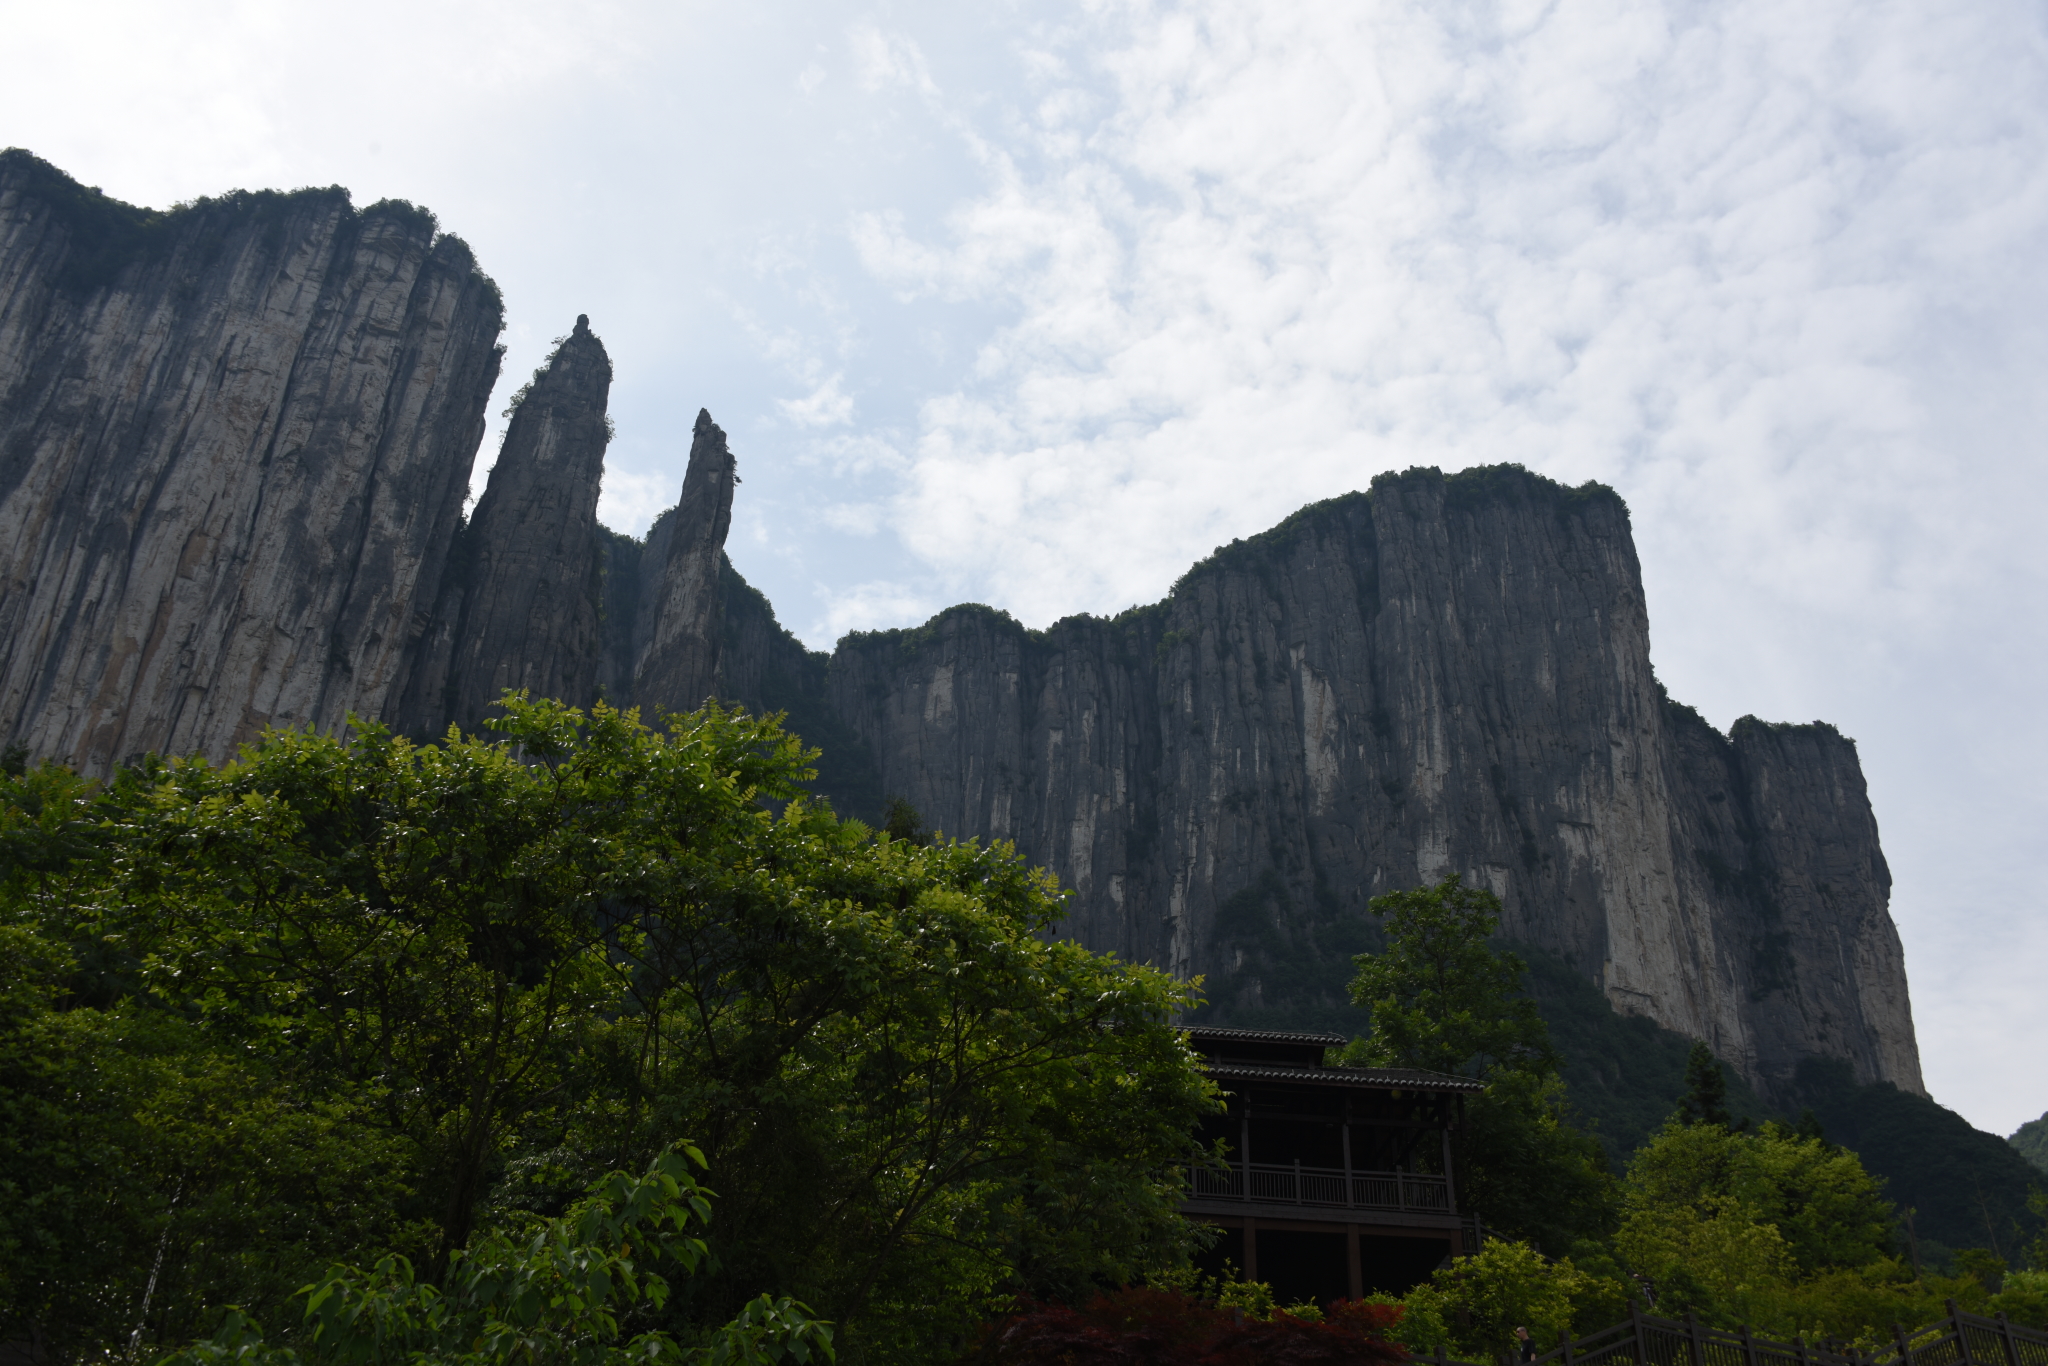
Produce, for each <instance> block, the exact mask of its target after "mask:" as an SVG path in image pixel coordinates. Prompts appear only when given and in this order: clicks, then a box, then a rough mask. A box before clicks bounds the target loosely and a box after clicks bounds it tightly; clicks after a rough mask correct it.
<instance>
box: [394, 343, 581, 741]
mask: <svg viewBox="0 0 2048 1366" xmlns="http://www.w3.org/2000/svg"><path fill="white" fill-rule="evenodd" d="M611 384H612V365H611V358H610V357H609V356H608V355H606V353H605V349H604V343H603V342H601V341H599V340H598V339H597V337H596V335H595V334H593V333H592V332H591V330H590V318H589V315H587V314H579V315H578V316H577V318H576V326H575V328H574V330H572V331H571V332H570V334H569V335H568V336H567V337H565V338H563V339H562V343H561V345H560V346H558V347H557V348H556V349H555V353H554V354H553V355H552V356H550V357H549V358H548V361H547V364H545V365H543V366H542V367H541V368H540V369H539V370H536V371H535V372H534V376H533V382H532V383H531V384H529V385H528V386H527V387H526V388H525V389H524V390H523V391H522V392H521V393H520V395H519V397H518V400H517V402H516V405H515V406H514V408H513V411H512V420H511V423H510V425H508V426H507V427H506V429H505V443H504V445H503V446H502V447H501V448H500V449H499V453H498V462H497V464H495V465H493V466H492V467H491V479H490V485H489V487H488V488H486V490H485V491H484V496H483V497H482V498H480V499H478V500H477V505H476V512H475V514H474V515H473V516H472V517H471V518H470V520H469V525H468V526H467V527H466V528H465V529H464V531H463V535H462V544H461V545H460V546H459V547H458V549H457V553H456V555H455V556H454V557H453V559H454V562H453V563H452V564H451V567H450V572H449V574H448V577H447V580H446V582H445V586H444V590H443V593H442V600H441V606H440V608H439V611H438V614H437V615H438V616H439V618H440V622H441V624H442V626H443V631H442V636H443V639H442V641H441V642H440V645H441V648H440V650H439V651H437V652H436V653H438V655H439V659H430V660H429V661H428V664H427V669H426V674H425V676H424V677H423V678H422V680H421V686H420V687H419V688H418V689H417V690H416V694H415V695H416V697H417V699H418V702H417V706H418V708H419V710H418V721H417V722H416V723H415V724H414V725H413V726H412V727H410V728H414V729H420V730H435V729H439V728H440V726H443V725H446V724H447V722H448V721H451V720H452V721H454V722H455V723H456V724H457V725H460V726H461V727H462V728H463V729H464V730H473V729H475V728H477V727H478V726H480V725H481V723H482V722H483V721H485V720H486V719H487V718H488V717H489V716H491V715H492V714H493V713H492V706H493V704H494V703H496V701H497V700H498V697H499V695H500V694H501V693H502V692H503V691H504V690H505V689H507V688H526V689H529V690H530V691H531V692H532V693H533V695H534V696H536V697H555V698H560V699H562V700H563V701H566V702H571V703H574V704H576V705H578V706H585V705H588V704H589V703H590V702H591V701H593V700H595V698H596V695H597V675H598V668H599V661H600V655H601V643H600V631H601V628H602V621H603V603H602V595H603V577H602V573H601V568H600V567H601V563H602V562H601V559H600V554H601V550H600V546H599V540H600V537H601V534H602V533H601V531H600V529H599V527H598V524H597V493H598V484H599V481H600V480H601V479H602V478H603V475H604V452H605V446H606V444H607V443H608V442H609V441H610V439H611V437H610V428H609V424H608V422H607V420H606V416H605V406H606V403H607V401H608V399H609V397H610V394H611ZM408 719H411V718H408Z"/></svg>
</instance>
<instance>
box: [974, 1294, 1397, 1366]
mask: <svg viewBox="0 0 2048 1366" xmlns="http://www.w3.org/2000/svg"><path fill="white" fill-rule="evenodd" d="M1400 1317H1401V1310H1400V1308H1399V1306H1390V1305H1385V1304H1369V1303H1366V1302H1364V1301H1362V1300H1338V1301H1336V1302H1334V1303H1332V1304H1331V1305H1329V1306H1328V1307H1327V1308H1326V1309H1324V1310H1321V1311H1315V1310H1312V1309H1311V1310H1306V1311H1305V1310H1304V1309H1301V1308H1297V1309H1293V1310H1287V1309H1283V1310H1280V1311H1278V1312H1276V1313H1274V1314H1273V1315H1272V1316H1271V1317H1270V1318H1259V1317H1256V1316H1255V1315H1254V1314H1247V1313H1246V1312H1244V1311H1243V1310H1242V1309H1236V1308H1225V1307H1222V1306H1220V1305H1218V1304H1216V1303H1214V1302H1211V1301H1208V1300H1203V1299H1198V1298H1196V1297H1194V1296H1193V1295H1190V1294H1188V1293H1186V1292H1185V1291H1181V1290H1176V1289H1165V1288H1155V1287H1143V1286H1141V1287H1131V1288H1126V1289H1123V1290H1118V1291H1115V1292H1113V1293H1108V1294H1102V1295H1097V1296H1096V1297H1095V1298H1094V1299H1092V1300H1090V1301H1088V1302H1087V1303H1086V1304H1084V1305H1082V1306H1081V1307H1080V1308H1069V1307H1067V1306H1065V1305H1058V1304H1043V1305H1041V1304H1029V1303H1027V1304H1025V1305H1023V1306H1022V1307H1020V1309H1019V1310H1018V1312H1017V1313H1016V1314H1014V1315H1012V1316H1011V1317H1009V1318H1007V1319H1005V1320H1003V1321H1002V1322H1001V1323H998V1324H996V1325H995V1326H994V1327H992V1328H991V1329H990V1330H989V1333H988V1336H987V1338H986V1339H985V1340H984V1341H983V1343H982V1345H981V1349H980V1351H979V1352H978V1353H977V1354H976V1356H975V1358H974V1360H976V1361H977V1362H981V1363H986V1364H987V1366H1037V1364H1038V1363H1041V1362H1042V1363H1047V1364H1048V1366H1051V1363H1059V1366H1323V1364H1324V1363H1328V1366H1340V1364H1341V1366H1352V1363H1358V1364H1359V1366H1365V1364H1367V1363H1371V1364H1372V1366H1380V1364H1381V1363H1393V1362H1399V1361H1404V1360H1406V1359H1407V1356H1408V1353H1407V1352H1406V1351H1404V1350H1403V1349H1402V1348H1401V1347H1400V1346H1399V1345H1398V1344H1396V1343H1394V1342H1393V1341H1391V1340H1390V1339H1389V1338H1388V1336H1387V1334H1388V1330H1389V1329H1390V1328H1391V1327H1392V1326H1393V1325H1394V1324H1395V1323H1397V1322H1399V1320H1400Z"/></svg>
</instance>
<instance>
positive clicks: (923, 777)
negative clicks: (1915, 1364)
mask: <svg viewBox="0 0 2048 1366" xmlns="http://www.w3.org/2000/svg"><path fill="white" fill-rule="evenodd" d="M731 591H732V592H733V594H734V595H735V598H736V597H737V595H738V594H739V593H740V592H742V591H743V586H735V588H734V589H733V590H731ZM754 615H756V616H758V615H759V613H758V612H756V613H755V614H754ZM754 634H755V636H756V637H759V638H758V639H756V640H755V641H754V642H753V643H752V644H751V645H749V644H746V641H745V636H744V633H739V632H734V633H729V634H728V635H727V638H726V650H727V653H726V656H725V657H724V658H723V659H722V661H721V664H722V668H721V677H722V689H721V690H722V691H724V692H726V693H728V694H729V695H733V696H737V697H740V698H743V699H747V700H753V701H756V702H757V703H759V704H762V705H772V706H789V705H790V704H791V702H792V701H794V702H796V703H797V704H798V705H800V706H808V707H809V708H810V710H811V712H812V714H813V715H814V716H818V717H819V718H820V719H821V720H822V721H823V722H825V723H826V724H829V725H831V726H833V727H835V728H837V729H838V730H839V731H840V732H841V735H840V737H839V744H840V746H841V749H842V752H844V753H845V754H847V755H848V756H849V759H850V760H851V762H848V763H843V764H842V765H841V771H840V772H839V773H838V774H833V773H826V774H824V775H823V779H822V781H823V784H824V785H825V786H826V787H827V790H828V791H834V790H835V789H836V792H835V795H838V796H840V797H841V800H842V805H848V806H850V807H852V808H853V809H865V810H866V811H872V810H873V807H874V804H875V798H876V796H877V794H879V793H881V792H884V791H886V792H888V793H890V794H900V795H902V796H905V797H907V798H909V799H910V800H911V801H912V802H914V803H915V804H916V805H917V806H918V808H919V809H920V811H921V812H922V813H923V814H924V815H925V817H926V818H927V820H929V821H930V822H931V823H932V824H934V825H936V826H937V827H939V828H940V829H943V830H944V831H946V832H948V833H950V834H955V835H961V836H968V835H973V836H982V837H991V838H1003V839H1012V840H1015V841H1016V842H1017V844H1018V846H1019V848H1020V849H1021V850H1022V851H1023V852H1024V853H1025V855H1026V856H1027V857H1029V858H1031V859H1033V860H1034V861H1039V862H1043V863H1045V864H1046V865H1048V866H1049V867H1051V868H1053V869H1054V870H1056V871H1057V872H1058V873H1059V874H1060V875H1061V876H1062V878H1063V879H1064V880H1065V881H1066V882H1067V883H1068V884H1069V885H1070V886H1071V887H1072V888H1073V889H1074V911H1073V916H1072V918H1071V919H1070V921H1069V922H1068V924H1069V928H1070V929H1071V931H1072V932H1073V933H1074V934H1075V935H1076V936H1077V937H1078V938H1080V939H1081V940H1083V941H1084V942H1086V943H1088V944H1090V945H1092V946H1094V947H1096V948H1101V949H1114V950H1116V951H1117V952H1119V953H1121V954H1124V955H1126V956H1129V957H1133V958H1139V959H1147V960H1150V961H1153V962H1158V963H1161V964H1166V965H1170V966H1171V967H1172V968H1173V969H1174V970H1175V971H1177V972H1181V973H1200V974H1203V975H1205V976H1206V977H1207V978H1208V981H1209V983H1210V995H1211V999H1212V1002H1213V1004H1212V1007H1211V1009H1212V1012H1213V1013H1214V1014H1215V1015H1216V1016H1217V1017H1218V1018H1221V1019H1232V1018H1238V1019H1245V1018H1256V1017H1258V1016H1259V1015H1260V1014H1262V1013H1265V1014H1268V1015H1270V1011H1271V1009H1272V1008H1273V1007H1275V1006H1284V1005H1296V1006H1298V1005H1300V1004H1301V1003H1302V1002H1303V1000H1304V997H1306V996H1312V995H1313V994H1315V993H1316V992H1322V993H1324V994H1325V995H1329V994H1331V993H1333V992H1334V991H1336V989H1337V987H1338V984H1340V983H1341V981H1342V979H1343V977H1344V976H1345V975H1346V971H1345V969H1346V967H1347V965H1348V954H1349V953H1350V952H1353V951H1355V950H1356V949H1357V948H1358V947H1361V944H1360V942H1359V940H1358V938H1357V935H1358V932H1359V925H1360V922H1361V920H1362V916H1361V912H1362V910H1363V907H1364V903H1365V902H1366V901H1367V900H1369V899H1370V898H1371V897H1373V896H1374V895H1377V894H1378V893H1380V892H1382V891H1386V890H1389V889H1392V888H1396V887H1403V886H1412V885H1414V884H1416V883H1418V882H1422V881H1429V880H1434V879H1436V878H1439V877H1441V876H1442V875H1443V874H1445V873H1447V872H1452V871H1456V872H1460V873H1462V874H1464V875H1465V876H1466V877H1467V878H1468V879H1469V880H1471V881H1473V882H1475V883H1479V884H1483V885H1486V886H1489V887H1491V888H1492V889H1493V890H1494V891H1496V892H1497V893H1499V894H1500V896H1501V897H1502V899H1503V901H1504V903H1505V905H1506V908H1507V926H1506V928H1507V932H1508V933H1509V934H1511V935H1512V936H1514V937H1516V938H1518V939H1523V940H1526V941H1528V942H1532V943H1535V944H1540V945H1542V946H1544V947H1546V948H1548V949H1550V950H1552V951H1554V952H1556V953H1558V954H1559V955H1561V956H1563V957H1564V958H1565V959H1566V960H1568V961H1569V962H1571V963H1573V964H1574V965H1576V966H1577V968H1578V969H1579V970H1580V971H1581V972H1583V973H1584V974H1585V975H1586V976H1587V977H1589V978H1590V979H1592V980H1594V981H1597V982H1598V983H1599V984H1600V985H1601V987H1602V988H1603V989H1604V990H1605V992H1606V993H1607V995H1608V997H1609V999H1611V1000H1613V1001H1614V1002H1615V1003H1616V1004H1617V1005H1618V1006H1620V1007H1621V1008H1622V1009H1624V1010H1627V1011H1632V1012H1635V1013H1640V1014H1645V1015H1648V1016H1651V1017H1652V1018H1655V1019H1656V1020H1658V1021H1659V1022H1661V1023H1663V1024H1665V1025H1667V1026H1669V1027H1671V1028H1673V1029H1677V1030H1680V1031H1682V1032H1684V1033H1686V1034H1689V1035H1691V1036H1693V1037H1695V1038H1702V1039H1705V1040H1707V1041H1708V1042H1709V1043H1710V1044H1712V1045H1713V1046H1714V1047H1715V1049H1716V1050H1717V1051H1718V1052H1720V1053H1721V1054H1722V1056H1724V1057H1726V1058H1729V1059H1730V1060H1732V1061H1734V1062H1736V1063H1737V1064H1738V1065H1739V1066H1741V1067H1742V1069H1743V1071H1744V1072H1745V1073H1746V1074H1748V1075H1749V1076H1751V1077H1752V1078H1754V1079H1756V1080H1757V1081H1759V1082H1760V1083H1762V1084H1765V1085H1767V1086H1776V1085H1781V1084H1784V1083H1786V1082H1788V1081H1789V1079H1790V1077H1791V1074H1792V1070H1793V1068H1794V1067H1795V1066H1796V1064H1797V1062H1798V1060H1799V1059H1801V1058H1803V1057H1810V1056H1823V1057H1837V1058H1844V1059H1847V1060H1848V1061H1849V1062H1850V1063H1851V1064H1852V1066H1853V1067H1854V1069H1855V1071H1856V1074H1857V1076H1858V1077H1859V1078H1861V1079H1865V1080H1871V1079H1884V1080H1890V1081H1893V1082H1895V1083H1897V1084H1898V1085H1900V1086H1902V1087H1904V1088H1906V1089H1909V1090H1914V1091H1919V1090H1921V1089H1922V1087H1921V1080H1920V1070H1919V1061H1918V1053H1917V1049H1916V1046H1915V1043H1914V1037H1913V1026H1912V1018H1911V1014H1910V1008H1909V1005H1908V1002H1907V998H1906V986H1905V973H1904V966H1903V960H1902V956H1901V953H1900V947H1899V941H1898V937H1897V934H1896V932H1895V931H1894V929H1893V927H1892V924H1891V920H1890V916H1889V914H1888V912H1887V909H1886V905H1887V897H1888V893H1889V885H1890V879H1889V875H1888V873H1887V871H1886V869H1885V865H1884V859H1883V855H1882V854H1881V852H1880V851H1879V848H1878V843H1877V830H1876V824H1875V821H1874V819H1873V817H1872V815H1871V811H1870V806H1869V802H1868V799H1867V797H1866V795H1865V793H1864V788H1863V783H1862V777H1861V773H1860V770H1859V768H1858V765H1857V761H1856V755H1855V749H1854V746H1853V744H1851V743H1850V742H1849V741H1847V740H1845V739H1843V738H1842V737H1841V736H1839V735H1838V734H1836V733H1835V732H1834V730H1833V729H1832V728H1830V727H1827V726H1824V725H1813V726H1797V727H1783V726H1766V725H1763V724H1762V723H1759V722H1756V721H1753V720H1745V721H1744V722H1742V723H1740V724H1738V725H1737V726H1736V727H1735V730H1734V733H1733V735H1732V736H1730V737H1726V738H1724V737H1722V736H1721V735H1719V734H1718V733H1717V732H1715V731H1714V730H1713V729H1712V728H1711V727H1708V726H1707V725H1706V724H1705V723H1704V722H1702V721H1700V720H1699V718H1698V717H1697V715H1695V714H1694V713H1692V712H1691V711H1689V710H1688V709H1686V708H1682V707H1678V706H1676V705H1674V704H1672V703H1670V702H1669V701H1668V700H1667V699H1666V698H1665V697H1664V694H1663V690H1662V688H1661V687H1660V686H1659V685H1658V683H1657V681H1656V678H1655V676H1654V674H1653V672H1652V670H1651V667H1650V659H1649V628H1648V621H1647V618H1646V615H1645V611H1644V605H1643V592H1642V585H1641V577H1640V573H1639V570H1638V566H1637V562H1636V557H1635V550H1634V545H1633V542H1632V539H1631V536H1630V530H1629V523H1628V514H1627V510H1626V508H1625V507H1624V506H1623V504H1622V502H1621V500H1620V498H1619V497H1617V496H1616V495H1615V494H1614V493H1613V492H1612V491H1611V490H1607V489H1604V488H1599V487H1596V486H1591V485H1589V486H1587V487H1585V488H1581V489H1566V488H1562V487H1560V486H1558V485H1556V484H1554V483H1551V482H1550V481H1548V480H1545V479H1542V478H1540V477H1538V476H1535V475H1531V474H1528V473H1526V472H1524V471H1522V470H1519V469H1516V468H1513V467H1503V468H1495V469H1488V470H1475V471H1468V472H1466V473H1464V474H1461V475H1456V476H1452V477H1450V478H1445V477H1443V476H1441V475H1439V474H1437V473H1436V472H1435V471H1426V470H1425V471H1410V472H1409V473H1408V474H1406V475H1400V476H1383V477H1381V478H1380V479H1378V480H1375V481H1374V484H1373V487H1372V490H1371V492H1369V493H1364V494H1354V495H1349V496H1347V497H1343V498H1338V499H1334V500H1332V501H1330V502H1328V503H1323V504H1319V505H1317V506H1315V507H1312V508H1308V509H1306V510H1304V511H1303V512H1301V513H1299V514H1297V515H1296V516H1294V517H1293V518H1290V519H1289V520H1288V521H1287V522H1286V523H1284V524H1283V525H1282V526H1280V527H1279V528H1276V529H1275V530H1274V531H1272V532H1269V533H1267V534H1266V535H1263V536H1260V537H1256V538H1254V539H1253V540H1251V541H1248V542H1242V543H1238V544H1234V545H1232V546H1230V547H1228V548H1226V549H1224V550H1222V551H1219V552H1218V553H1217V555H1216V556H1215V557H1213V558H1212V559H1210V560H1208V561H1205V562H1204V563H1203V564H1201V565H1198V566H1196V567H1195V569H1193V570H1192V571H1190V573H1189V574H1188V575H1187V576H1186V577H1185V578H1183V579H1182V580H1181V582H1180V583H1179V584H1178V585H1176V587H1175V589H1174V591H1173V593H1172V595H1171V596H1170V597H1169V598H1168V599H1167V600H1166V601H1165V602H1163V603H1161V604H1158V605H1156V606H1153V607H1149V608H1142V609H1137V610H1134V611H1132V612H1129V613H1126V614H1124V615H1122V616H1120V617H1118V618H1116V619H1114V620H1101V619H1097V618H1091V617H1077V618H1070V619H1068V620H1066V621H1062V622H1059V623H1057V624H1056V625H1054V626H1053V627H1051V628H1050V629H1049V630H1046V631H1043V632H1034V631H1027V630H1025V629H1024V628H1023V627H1021V626H1020V625H1018V624H1017V623H1016V622H1014V621H1013V620H1011V619H1010V618H1008V617H1007V616H1005V615H1003V614H1002V613H999V612H995V611H992V610H990V609H987V608H980V607H961V608H955V609H952V610H951V611H948V612H946V613H943V614H941V615H940V616H939V617H937V618H935V619H934V620H933V621H931V622H930V623H928V624H927V625H925V626H923V627H921V628H918V629H916V630H912V631H893V632H882V633H876V634H871V635H857V636H853V637H849V638H848V639H846V640H844V641H842V642H841V643H840V646H839V648H838V650H837V651H836V652H835V653H834V655H833V656H832V657H831V659H830V660H829V662H827V661H825V660H824V659H823V658H822V657H819V656H808V657H806V656H804V655H803V653H802V652H801V650H800V648H795V647H794V642H784V643H781V644H776V643H774V642H771V641H769V640H768V639H767V638H766V634H765V631H764V630H763V629H762V628H761V627H759V626H758V625H757V626H756V627H755V628H754ZM749 661H751V663H750V662H749ZM743 666H744V667H743ZM748 670H751V672H748ZM771 676H773V677H777V678H779V679H780V680H781V681H780V683H779V685H778V687H779V691H771V690H770V688H769V687H768V686H766V680H767V679H768V678H770V677H771ZM820 687H822V688H823V689H824V691H825V692H826V694H827V702H826V705H824V706H823V707H819V706H817V705H816V704H815V703H812V702H811V701H810V700H809V695H810V694H811V693H815V692H816V691H817V690H818V689H819V688H820ZM796 719H797V717H796V714H795V713H794V712H793V713H792V720H793V721H795V720H796ZM799 728H800V729H801V728H802V727H801V726H799ZM835 779H836V781H835ZM1366 933H1367V934H1369V933H1370V931H1369V930H1368V931H1366Z"/></svg>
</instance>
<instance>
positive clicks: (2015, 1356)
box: [1998, 1309, 2020, 1366]
mask: <svg viewBox="0 0 2048 1366" xmlns="http://www.w3.org/2000/svg"><path fill="white" fill-rule="evenodd" d="M1998 1339H1999V1341H2000V1342H2002V1343H2004V1344H2005V1363H2006V1366H2020V1345H2019V1343H2018V1342H2017V1341H2015V1340H2014V1338H2013V1335H2012V1320H2011V1319H2008V1318H2007V1317H2006V1316H2005V1311H2004V1310H2003V1309H2001V1310H1999V1311H1998Z"/></svg>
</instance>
